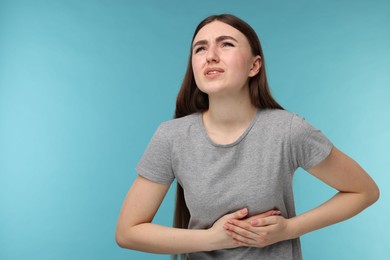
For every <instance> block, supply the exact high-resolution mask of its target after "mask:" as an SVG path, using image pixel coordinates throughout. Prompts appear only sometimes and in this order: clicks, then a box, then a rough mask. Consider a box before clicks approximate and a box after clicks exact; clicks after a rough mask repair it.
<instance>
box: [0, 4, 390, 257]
mask: <svg viewBox="0 0 390 260" xmlns="http://www.w3.org/2000/svg"><path fill="white" fill-rule="evenodd" d="M223 12H228V13H233V14H236V15H238V16H239V17H241V18H243V19H244V20H246V21H247V22H249V23H250V24H251V25H252V26H253V27H254V28H255V30H256V31H257V32H258V34H259V37H260V39H261V41H262V44H263V49H264V52H265V61H266V65H267V70H268V76H269V80H270V85H271V88H272V91H273V94H274V96H275V97H276V99H277V100H278V101H279V102H280V103H281V104H282V105H283V106H284V107H285V108H287V109H288V110H290V111H293V112H296V113H299V114H300V115H302V116H304V117H305V118H306V119H307V120H308V121H309V122H311V123H312V124H313V125H315V126H316V127H318V128H320V129H322V131H323V132H324V133H325V134H326V135H327V136H328V137H329V138H330V139H331V140H332V142H333V143H334V144H335V145H336V146H337V147H339V148H340V149H341V150H342V151H344V152H345V153H347V154H348V155H350V156H351V157H352V158H354V159H355V160H357V161H358V162H359V163H360V164H361V165H362V166H363V168H365V169H366V170H367V171H368V172H369V173H370V175H371V176H372V177H373V178H374V179H375V180H376V182H377V183H378V185H379V186H380V188H381V192H382V193H381V199H380V200H379V201H378V202H377V203H376V204H375V205H374V206H372V207H371V208H369V209H367V210H366V211H364V212H363V213H362V214H360V215H358V216H357V217H355V218H353V219H351V220H348V221H346V222H343V223H341V224H337V225H335V226H332V227H328V228H325V229H322V230H319V231H317V232H314V233H311V234H308V235H305V236H303V237H302V247H303V254H304V258H305V259H317V260H321V259H353V260H356V259H387V258H386V254H385V253H386V252H387V251H388V250H386V251H385V246H386V245H387V244H388V233H389V232H390V228H389V225H388V216H389V215H390V209H389V202H390V200H389V189H390V177H389V176H390V173H389V167H388V161H389V151H388V149H389V146H390V131H389V128H390V116H389V112H390V105H389V98H390V77H389V69H390V51H389V46H390V29H389V28H390V2H389V1H385V0H383V1H380V0H376V1H359V0H354V1H352V0H351V1H338V0H332V1H309V0H307V1H206V0H197V1H178V0H177V1H157V0H156V1H109V0H106V1H92V0H88V1H77V0H73V1H71V0H69V1H65V0H64V1H54V0H53V1H49V0H48V1H43V0H37V1H27V0H26V1H21V0H16V1H15V0H9V1H0V259H141V258H142V259H169V257H168V256H166V255H165V256H157V255H151V254H145V253H140V252H134V251H130V250H124V249H120V248H119V247H118V246H117V245H116V244H115V241H114V231H115V225H116V220H117V216H118V213H119V210H120V207H121V204H122V202H123V199H124V196H125V194H126V192H127V189H128V188H129V186H130V185H131V183H132V181H133V180H134V178H135V171H134V168H135V166H136V164H137V161H138V160H139V158H140V156H141V155H142V153H143V151H144V149H145V147H146V145H147V143H148V142H149V140H150V137H151V136H152V134H153V133H154V131H155V129H156V127H157V126H158V124H159V123H160V122H162V121H165V120H169V119H170V118H171V117H172V114H173V111H174V103H175V98H176V94H177V91H178V89H179V86H180V83H181V80H182V77H183V74H184V71H185V67H186V64H187V58H188V54H189V52H188V50H189V46H190V40H191V36H192V33H193V30H194V29H195V26H196V25H197V24H198V22H199V21H200V20H201V19H203V18H204V17H206V16H208V15H209V14H213V13H223ZM294 185H295V186H294V187H295V192H296V204H297V209H298V212H302V211H305V210H307V209H310V208H312V207H314V206H316V205H318V204H319V203H322V202H323V201H325V200H326V199H328V198H329V197H330V196H332V195H333V194H334V192H335V191H334V190H332V189H331V188H328V187H327V186H325V185H324V184H322V183H320V182H319V181H317V180H316V179H314V178H313V177H311V176H310V175H308V174H306V173H305V172H304V171H301V170H299V171H298V172H297V174H296V178H295V184H294ZM173 197H174V192H173V190H172V189H171V190H170V192H169V194H168V196H167V198H166V200H165V202H164V204H163V205H162V207H161V210H160V211H159V213H158V215H157V217H156V219H155V221H156V222H157V223H160V224H164V225H171V223H172V211H173ZM151 235H152V234H151ZM386 241H387V242H386Z"/></svg>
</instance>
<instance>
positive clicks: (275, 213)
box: [246, 209, 282, 222]
mask: <svg viewBox="0 0 390 260" xmlns="http://www.w3.org/2000/svg"><path fill="white" fill-rule="evenodd" d="M281 214H282V212H281V211H280V210H277V209H271V210H268V211H266V212H263V213H260V214H258V215H255V216H252V217H250V218H247V219H246V221H247V222H251V221H252V220H254V219H258V218H266V217H270V216H279V215H281Z"/></svg>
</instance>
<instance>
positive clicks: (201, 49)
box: [194, 47, 205, 53]
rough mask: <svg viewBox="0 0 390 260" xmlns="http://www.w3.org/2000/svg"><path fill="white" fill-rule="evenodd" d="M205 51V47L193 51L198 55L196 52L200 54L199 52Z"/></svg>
mask: <svg viewBox="0 0 390 260" xmlns="http://www.w3.org/2000/svg"><path fill="white" fill-rule="evenodd" d="M204 50H205V47H198V48H196V49H195V51H194V53H198V52H201V51H204Z"/></svg>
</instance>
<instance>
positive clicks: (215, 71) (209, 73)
mask: <svg viewBox="0 0 390 260" xmlns="http://www.w3.org/2000/svg"><path fill="white" fill-rule="evenodd" d="M224 72H225V71H224V70H223V69H221V68H207V69H206V70H205V71H204V75H205V76H206V77H207V78H215V77H217V76H219V75H220V74H222V73H224Z"/></svg>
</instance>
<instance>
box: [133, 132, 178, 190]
mask: <svg viewBox="0 0 390 260" xmlns="http://www.w3.org/2000/svg"><path fill="white" fill-rule="evenodd" d="M170 150H171V149H170V142H169V140H168V138H167V135H166V134H165V133H164V127H163V126H162V125H160V126H159V128H158V129H157V131H156V132H155V133H154V135H153V137H152V139H151V140H150V142H149V144H148V146H147V148H146V150H145V152H144V154H143V155H142V157H141V160H140V161H139V162H138V164H137V167H136V171H137V173H138V174H139V175H141V176H143V177H145V178H146V179H148V180H151V181H153V182H156V183H161V184H171V183H172V181H173V180H174V174H173V170H172V163H171V151H170Z"/></svg>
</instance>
